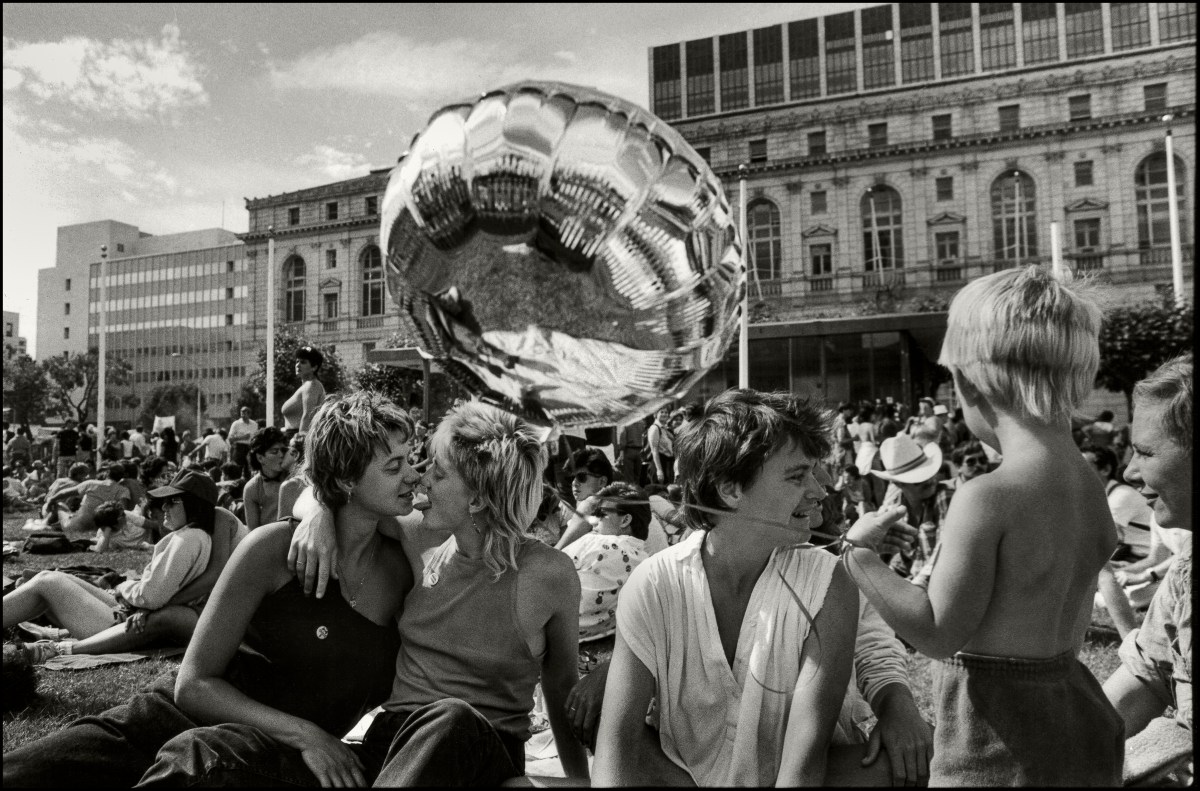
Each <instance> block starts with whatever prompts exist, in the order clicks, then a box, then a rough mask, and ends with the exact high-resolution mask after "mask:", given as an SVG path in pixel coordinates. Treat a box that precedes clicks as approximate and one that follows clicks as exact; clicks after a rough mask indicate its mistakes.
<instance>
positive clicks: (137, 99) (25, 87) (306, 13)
mask: <svg viewBox="0 0 1200 791" xmlns="http://www.w3.org/2000/svg"><path fill="white" fill-rule="evenodd" d="M867 5H876V4H875V3H846V4H816V3H747V4H744V5H740V6H731V5H729V4H694V5H683V4H619V3H613V4H604V3H591V4H581V5H573V4H560V3H556V4H533V3H530V4H524V3H521V4H516V3H514V4H480V5H475V4H428V3H411V4H410V3H395V4H387V5H357V4H337V5H333V4H303V5H301V4H288V3H274V4H254V5H219V4H198V5H190V4H159V3H147V4H129V5H125V4H119V3H113V4H109V3H105V4H78V5H62V4H53V3H37V4H26V3H6V4H4V6H3V30H4V105H3V118H4V167H3V174H4V176H3V177H4V233H3V239H4V259H3V268H4V271H3V274H4V278H3V280H4V287H3V290H4V309H5V310H11V311H17V312H19V313H20V314H21V319H20V328H21V334H22V335H24V336H25V337H26V338H28V339H29V346H30V351H31V354H33V355H34V356H36V338H35V337H34V336H35V332H36V325H37V322H36V309H37V270H38V269H41V268H44V267H47V266H51V265H52V264H53V263H54V254H55V249H54V247H55V238H56V229H57V228H58V226H60V225H71V224H74V223H82V222H92V221H96V220H105V219H112V220H118V221H120V222H125V223H129V224H132V225H136V226H138V227H139V228H140V229H141V230H142V231H145V232H147V233H152V234H167V233H178V232H182V231H191V230H198V229H201V228H212V227H218V226H219V227H224V228H227V229H229V230H231V231H235V232H243V231H245V230H246V225H247V213H246V209H245V199H246V198H257V197H264V196H267V195H274V194H278V193H281V192H288V191H291V190H297V189H303V188H306V187H312V186H316V185H319V184H325V183H329V182H332V181H338V180H341V179H347V178H353V177H355V176H361V175H365V174H366V172H367V171H368V170H369V169H371V168H378V167H387V166H390V165H393V164H395V162H396V159H397V158H398V157H399V156H400V155H401V154H403V153H404V151H405V150H406V149H407V148H408V144H409V142H410V141H411V140H412V137H413V136H414V135H415V134H417V133H418V132H420V131H421V129H422V128H423V127H424V124H425V121H426V120H427V119H428V118H429V116H430V115H431V114H432V113H433V112H434V111H436V110H437V109H438V108H440V107H442V106H444V105H446V104H448V103H450V102H453V101H456V100H460V99H462V98H464V97H466V96H471V95H474V94H478V93H480V92H482V91H486V90H489V89H492V88H496V87H499V86H501V85H504V84H506V83H509V82H512V81H514V80H519V79H547V80H558V81H563V82H569V83H576V84H580V85H588V86H593V87H596V88H599V89H600V90H602V91H606V92H608V93H612V94H615V95H617V96H620V97H622V98H624V99H628V100H630V101H632V102H634V103H636V104H638V105H640V106H642V107H646V106H647V105H648V103H649V102H648V85H647V71H648V69H647V64H648V48H649V47H652V46H657V45H660V44H669V43H673V42H677V41H683V40H687V39H693V38H700V37H705V36H712V35H716V34H719V33H730V32H736V31H739V30H746V29H750V28H756V27H762V26H765V25H770V24H777V23H780V22H788V21H792V20H796V19H805V18H809V17H813V16H821V15H824V14H828V13H835V12H837V11H842V10H846V9H849V8H854V7H862V6H867Z"/></svg>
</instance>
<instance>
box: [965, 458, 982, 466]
mask: <svg viewBox="0 0 1200 791" xmlns="http://www.w3.org/2000/svg"><path fill="white" fill-rule="evenodd" d="M963 466H964V467H967V466H970V467H985V466H987V456H967V457H966V458H964V459H963Z"/></svg>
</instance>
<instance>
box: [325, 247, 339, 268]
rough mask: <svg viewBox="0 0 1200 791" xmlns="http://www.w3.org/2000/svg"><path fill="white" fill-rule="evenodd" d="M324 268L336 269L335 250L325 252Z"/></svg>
mask: <svg viewBox="0 0 1200 791" xmlns="http://www.w3.org/2000/svg"><path fill="white" fill-rule="evenodd" d="M325 268H326V269H337V250H326V251H325Z"/></svg>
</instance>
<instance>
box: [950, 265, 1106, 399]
mask: <svg viewBox="0 0 1200 791" xmlns="http://www.w3.org/2000/svg"><path fill="white" fill-rule="evenodd" d="M1096 291H1097V288H1096V286H1095V285H1093V284H1092V283H1090V282H1087V281H1083V282H1074V283H1073V282H1072V277H1071V275H1070V274H1069V273H1067V274H1066V275H1065V276H1063V277H1061V278H1059V277H1056V276H1053V275H1051V274H1050V273H1049V272H1048V271H1047V270H1045V269H1043V268H1041V267H1037V266H1029V267H1026V268H1024V269H1009V270H1005V271H1003V272H996V273H995V274H992V275H988V276H986V277H981V278H979V279H978V280H975V281H973V282H971V283H968V284H967V285H966V286H964V287H963V289H962V290H961V291H959V292H958V294H956V295H955V297H954V301H953V302H951V303H950V317H949V322H948V327H947V328H946V340H945V341H944V342H943V343H942V353H941V356H940V357H939V358H938V363H940V364H941V365H944V366H946V367H947V368H949V369H951V370H952V371H958V372H959V373H960V374H961V375H962V376H964V377H966V378H967V379H968V380H970V382H971V384H973V385H974V386H975V387H976V388H978V389H979V391H980V392H981V393H982V394H983V395H984V397H986V398H987V400H988V402H989V403H990V404H992V405H993V406H995V407H998V408H1000V409H1002V410H1004V411H1006V412H1011V413H1015V414H1017V415H1018V416H1021V417H1025V418H1032V419H1035V420H1039V421H1043V422H1055V421H1058V420H1061V419H1063V418H1067V417H1069V416H1070V414H1071V413H1072V412H1073V411H1074V410H1075V408H1076V407H1077V406H1078V405H1079V404H1080V403H1081V402H1082V401H1083V399H1084V398H1085V397H1086V396H1087V395H1088V394H1089V393H1091V391H1092V387H1093V385H1094V382H1095V379H1096V369H1097V367H1099V364H1100V343H1099V335H1100V323H1101V319H1102V315H1103V314H1102V311H1101V309H1100V306H1099V304H1098V303H1097V299H1096Z"/></svg>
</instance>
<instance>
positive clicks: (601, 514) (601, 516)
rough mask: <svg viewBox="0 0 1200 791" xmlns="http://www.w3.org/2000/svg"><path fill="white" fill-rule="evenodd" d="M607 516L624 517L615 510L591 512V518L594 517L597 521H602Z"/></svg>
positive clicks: (602, 509) (598, 509)
mask: <svg viewBox="0 0 1200 791" xmlns="http://www.w3.org/2000/svg"><path fill="white" fill-rule="evenodd" d="M609 514H612V515H613V516H624V514H622V513H621V512H620V511H618V510H617V509H615V508H597V509H595V510H594V511H592V516H594V517H596V518H597V519H604V518H605V517H606V516H608V515H609Z"/></svg>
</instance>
